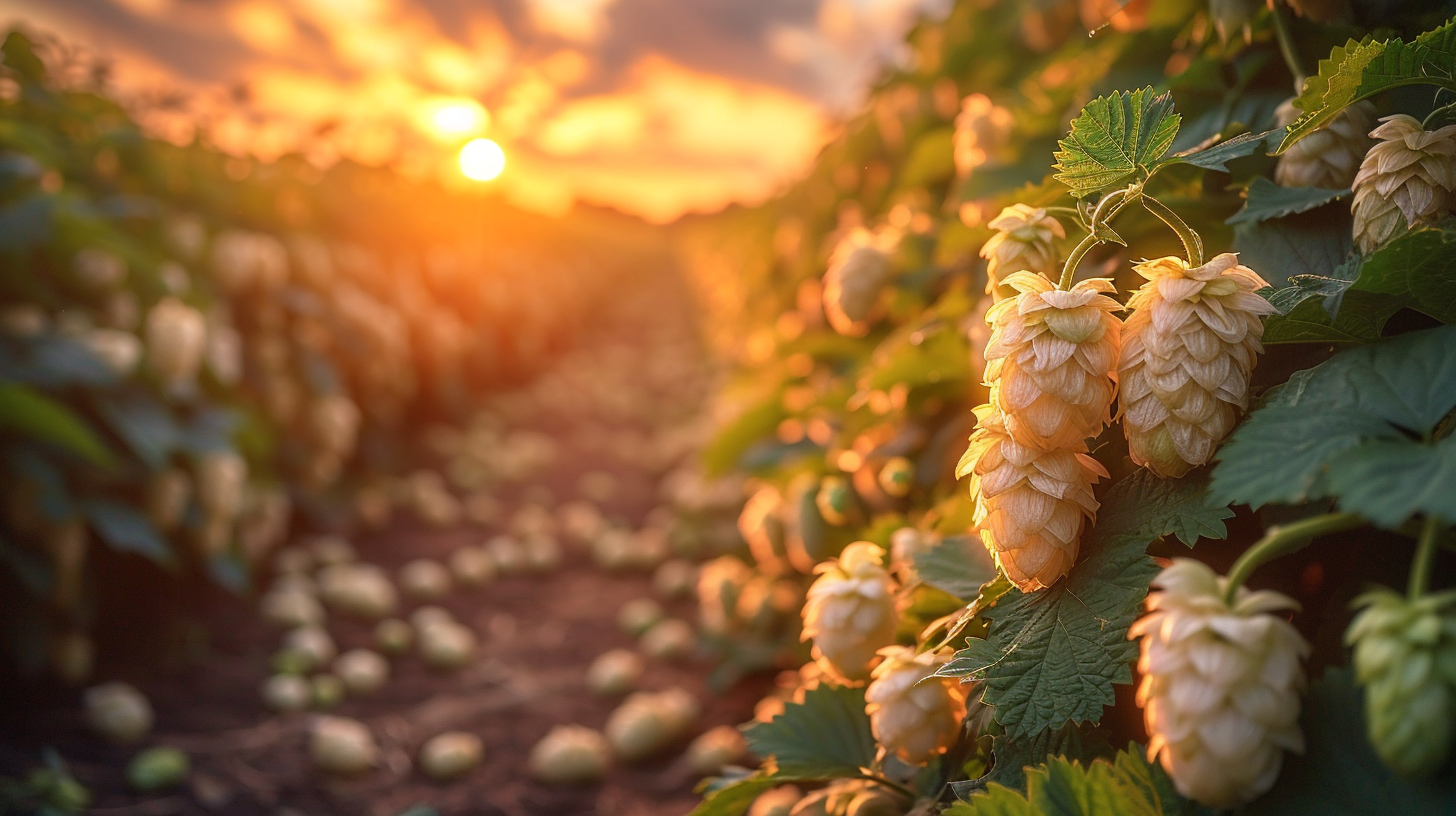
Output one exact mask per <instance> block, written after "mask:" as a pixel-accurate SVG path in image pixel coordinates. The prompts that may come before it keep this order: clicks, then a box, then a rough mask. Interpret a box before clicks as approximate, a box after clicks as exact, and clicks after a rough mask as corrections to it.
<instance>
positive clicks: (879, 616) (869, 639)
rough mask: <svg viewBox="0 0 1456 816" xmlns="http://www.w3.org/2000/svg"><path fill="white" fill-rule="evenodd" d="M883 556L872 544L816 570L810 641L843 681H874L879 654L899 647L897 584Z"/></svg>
mask: <svg viewBox="0 0 1456 816" xmlns="http://www.w3.org/2000/svg"><path fill="white" fill-rule="evenodd" d="M883 563H884V552H883V551H882V550H881V549H880V548H879V547H876V546H875V545H873V544H871V543H869V542H867V541H859V542H856V543H854V544H851V545H849V546H848V547H845V548H844V552H843V553H842V554H840V556H839V560H838V561H826V562H825V563H823V564H820V565H819V566H818V567H815V569H814V571H815V572H817V573H819V578H818V579H817V580H815V581H814V584H813V585H812V586H810V587H809V599H808V602H807V603H805V604H804V634H803V638H804V639H805V640H807V639H809V638H813V640H814V649H815V651H816V652H817V653H818V656H819V657H820V658H821V659H822V662H823V663H825V664H826V665H827V667H828V668H830V669H832V670H833V672H834V673H835V674H836V675H838V676H839V677H841V678H843V679H844V680H847V681H850V682H854V681H859V680H864V679H866V678H867V677H869V675H870V662H871V661H872V660H874V659H875V653H876V652H878V651H879V650H880V649H883V648H884V647H886V646H889V645H891V644H893V643H894V642H895V627H896V626H897V625H898V624H899V622H900V619H899V616H897V615H896V614H895V595H894V584H893V583H892V582H891V581H890V574H889V573H888V572H887V571H886V570H885V568H884V566H883Z"/></svg>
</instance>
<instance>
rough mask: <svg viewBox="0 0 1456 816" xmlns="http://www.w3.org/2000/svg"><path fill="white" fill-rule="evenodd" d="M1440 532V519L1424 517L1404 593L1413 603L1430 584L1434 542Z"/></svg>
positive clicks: (1435, 548) (1434, 552) (1434, 559)
mask: <svg viewBox="0 0 1456 816" xmlns="http://www.w3.org/2000/svg"><path fill="white" fill-rule="evenodd" d="M1440 532H1441V519H1440V517H1439V516H1426V523H1425V524H1424V525H1422V526H1421V537H1420V538H1418V539H1416V557H1415V560H1414V561H1412V562H1411V573H1410V583H1409V584H1407V585H1406V591H1405V593H1406V595H1407V596H1409V597H1410V599H1411V600H1413V601H1414V600H1415V599H1416V598H1419V597H1421V596H1422V595H1424V594H1425V593H1426V587H1427V586H1429V585H1430V583H1431V568H1432V567H1434V566H1435V564H1436V550H1437V549H1438V548H1437V547H1436V542H1437V541H1438V540H1439V539H1440Z"/></svg>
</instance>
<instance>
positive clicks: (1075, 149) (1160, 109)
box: [1056, 88, 1179, 198]
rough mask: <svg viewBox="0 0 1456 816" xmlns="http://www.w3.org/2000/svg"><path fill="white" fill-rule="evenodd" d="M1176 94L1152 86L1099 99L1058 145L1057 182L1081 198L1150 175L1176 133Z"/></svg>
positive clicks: (1078, 119)
mask: <svg viewBox="0 0 1456 816" xmlns="http://www.w3.org/2000/svg"><path fill="white" fill-rule="evenodd" d="M1178 121H1179V117H1178V114H1176V113H1174V112H1173V96H1172V94H1166V93H1165V94H1161V95H1159V94H1156V93H1154V91H1153V89H1152V88H1143V89H1141V90H1137V91H1123V92H1122V93H1117V94H1111V95H1109V96H1099V97H1097V98H1096V99H1094V100H1092V101H1091V102H1089V103H1087V107H1085V108H1083V109H1082V113H1081V115H1079V116H1078V117H1077V118H1076V119H1073V120H1072V132H1071V133H1070V134H1069V135H1068V136H1067V137H1066V138H1065V139H1062V140H1061V141H1060V142H1058V143H1057V145H1058V147H1059V148H1060V149H1059V150H1058V151H1057V153H1056V160H1057V164H1056V168H1057V174H1056V178H1057V180H1058V181H1060V182H1062V183H1063V184H1065V185H1067V186H1068V187H1070V188H1072V195H1074V196H1076V197H1078V198H1083V197H1085V196H1089V195H1092V194H1093V193H1096V192H1099V191H1102V190H1105V189H1107V188H1109V187H1111V186H1114V185H1117V184H1120V183H1125V182H1127V181H1130V180H1131V179H1132V178H1133V177H1134V176H1135V175H1136V174H1137V173H1139V172H1147V171H1148V170H1149V169H1150V168H1151V167H1152V166H1153V165H1154V164H1156V163H1157V161H1158V160H1159V159H1161V158H1162V157H1163V155H1164V154H1165V153H1167V152H1168V148H1169V147H1171V146H1172V144H1173V139H1174V137H1176V136H1177V135H1178Z"/></svg>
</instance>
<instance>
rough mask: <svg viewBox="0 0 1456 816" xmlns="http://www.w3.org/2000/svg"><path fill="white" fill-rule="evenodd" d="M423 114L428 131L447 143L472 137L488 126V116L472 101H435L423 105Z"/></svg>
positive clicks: (483, 109)
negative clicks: (442, 138)
mask: <svg viewBox="0 0 1456 816" xmlns="http://www.w3.org/2000/svg"><path fill="white" fill-rule="evenodd" d="M424 114H425V120H426V122H427V123H428V125H429V130H430V131H431V132H432V133H433V134H434V135H435V136H437V137H444V139H445V140H447V141H449V140H452V139H457V138H462V137H465V136H471V135H474V134H476V133H479V132H481V131H482V130H484V129H485V128H486V127H487V126H489V124H490V114H489V113H487V112H486V110H485V108H484V107H483V106H482V105H481V104H480V103H479V102H476V101H475V100H473V99H436V100H434V101H432V102H430V103H429V104H427V105H425V108H424Z"/></svg>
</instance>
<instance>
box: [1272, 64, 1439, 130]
mask: <svg viewBox="0 0 1456 816" xmlns="http://www.w3.org/2000/svg"><path fill="white" fill-rule="evenodd" d="M1433 42H1434V40H1433ZM1438 44H1440V43H1438ZM1430 56H1431V52H1430V50H1429V48H1428V47H1427V46H1426V45H1425V44H1424V43H1422V42H1421V41H1420V40H1417V41H1416V42H1415V43H1410V44H1407V43H1405V42H1402V41H1401V40H1399V39H1394V40H1388V41H1378V40H1366V41H1364V42H1356V41H1354V40H1350V41H1348V42H1346V43H1345V44H1344V45H1343V46H1339V47H1337V48H1335V49H1334V50H1332V51H1331V52H1330V56H1329V58H1328V59H1324V60H1320V64H1319V72H1318V73H1317V74H1315V75H1314V76H1312V77H1310V78H1309V79H1307V80H1305V83H1304V88H1303V89H1302V90H1301V92H1300V94H1299V97H1298V98H1297V99H1296V100H1295V103H1294V104H1295V106H1296V107H1298V108H1299V109H1300V110H1302V111H1304V113H1303V114H1301V115H1300V117H1299V118H1298V119H1296V120H1294V122H1292V123H1291V124H1290V125H1289V128H1288V130H1287V132H1286V134H1285V136H1284V140H1283V141H1282V142H1280V143H1279V147H1278V149H1276V150H1275V151H1274V152H1275V153H1276V154H1278V153H1283V152H1284V151H1286V150H1288V149H1289V148H1290V147H1292V146H1293V145H1294V144H1295V143H1296V142H1298V141H1299V140H1300V139H1303V138H1304V137H1305V136H1308V135H1309V134H1311V133H1314V132H1315V131H1317V130H1320V129H1321V128H1323V127H1325V126H1326V125H1328V124H1329V123H1330V122H1332V121H1334V119H1335V117H1336V116H1339V115H1340V113H1341V112H1342V111H1343V110H1344V109H1345V108H1347V107H1349V106H1350V105H1352V104H1354V103H1356V102H1358V101H1360V100H1362V99H1366V98H1368V97H1370V96H1373V95H1375V94H1377V93H1379V92H1381V91H1384V90H1388V89H1390V88H1397V87H1400V86H1402V85H1413V84H1423V83H1424V84H1436V85H1443V86H1449V82H1447V81H1445V80H1444V79H1442V78H1440V77H1431V76H1427V75H1426V73H1425V69H1426V62H1427V59H1428V58H1429V57H1430Z"/></svg>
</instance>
